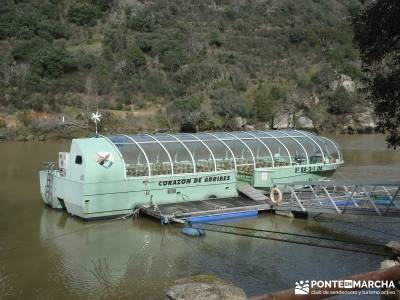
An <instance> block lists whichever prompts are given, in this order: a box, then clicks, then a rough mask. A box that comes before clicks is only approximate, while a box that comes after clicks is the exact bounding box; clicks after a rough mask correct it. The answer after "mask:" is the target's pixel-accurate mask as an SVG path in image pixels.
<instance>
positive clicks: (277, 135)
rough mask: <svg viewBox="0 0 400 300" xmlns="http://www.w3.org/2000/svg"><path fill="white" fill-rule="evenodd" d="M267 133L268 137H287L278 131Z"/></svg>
mask: <svg viewBox="0 0 400 300" xmlns="http://www.w3.org/2000/svg"><path fill="white" fill-rule="evenodd" d="M265 133H267V135H271V136H274V137H281V136H285V135H284V134H283V133H282V132H280V131H277V130H268V131H266V132H265Z"/></svg>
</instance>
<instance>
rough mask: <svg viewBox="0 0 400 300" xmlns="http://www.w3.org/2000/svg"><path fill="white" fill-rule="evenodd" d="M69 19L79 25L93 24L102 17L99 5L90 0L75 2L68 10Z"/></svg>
mask: <svg viewBox="0 0 400 300" xmlns="http://www.w3.org/2000/svg"><path fill="white" fill-rule="evenodd" d="M67 17H68V21H70V22H71V23H74V24H77V25H79V26H85V25H86V26H93V25H95V24H96V20H97V19H98V18H99V17H100V9H99V7H98V6H95V5H92V4H91V3H89V2H85V1H78V2H74V3H73V4H72V5H71V6H70V8H69V10H68V15H67Z"/></svg>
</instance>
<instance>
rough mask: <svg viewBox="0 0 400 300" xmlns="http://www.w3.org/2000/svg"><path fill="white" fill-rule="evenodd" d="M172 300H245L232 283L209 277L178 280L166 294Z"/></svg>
mask: <svg viewBox="0 0 400 300" xmlns="http://www.w3.org/2000/svg"><path fill="white" fill-rule="evenodd" d="M166 295H167V297H168V299H172V300H186V299H187V300H189V299H190V300H228V299H229V300H245V299H247V296H246V294H245V293H244V291H243V290H242V289H241V288H239V287H237V286H234V285H233V284H232V283H230V282H227V281H224V280H221V279H219V278H217V277H215V276H211V275H197V276H191V277H187V278H182V279H179V280H177V281H176V282H175V285H174V286H172V287H170V288H169V289H168V290H167V293H166Z"/></svg>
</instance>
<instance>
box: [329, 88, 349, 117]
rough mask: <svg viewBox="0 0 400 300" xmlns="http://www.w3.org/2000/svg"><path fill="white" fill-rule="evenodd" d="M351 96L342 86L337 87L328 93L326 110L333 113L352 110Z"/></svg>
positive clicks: (337, 113) (344, 112) (343, 112)
mask: <svg viewBox="0 0 400 300" xmlns="http://www.w3.org/2000/svg"><path fill="white" fill-rule="evenodd" d="M353 109H354V101H353V97H352V96H351V95H350V94H349V93H348V92H347V91H346V90H345V89H344V88H343V87H339V88H338V89H336V90H335V91H334V92H333V93H331V94H329V95H328V111H329V112H330V113H332V114H334V115H340V114H346V113H351V112H353Z"/></svg>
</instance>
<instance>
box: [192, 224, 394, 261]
mask: <svg viewBox="0 0 400 300" xmlns="http://www.w3.org/2000/svg"><path fill="white" fill-rule="evenodd" d="M192 223H193V225H194V224H204V225H206V228H201V229H203V230H204V231H210V232H216V233H225V234H230V235H237V236H243V237H252V238H257V239H264V240H271V241H278V242H284V243H291V244H297V245H305V246H311V247H318V248H325V249H332V250H340V251H348V252H355V253H362V254H369V255H376V256H382V257H390V255H389V254H387V253H384V245H381V244H375V243H367V242H357V241H348V240H339V239H332V238H327V237H318V236H311V235H305V234H297V233H290V232H280V231H273V230H264V229H253V228H247V227H240V226H232V225H223V224H214V223H206V222H192ZM207 226H216V227H222V228H232V229H239V230H249V231H256V232H265V233H272V234H282V235H290V236H295V237H304V238H312V239H320V240H327V241H333V242H341V243H347V244H359V245H364V246H372V247H379V248H380V249H379V250H381V251H382V252H381V253H378V252H374V251H368V250H363V249H351V248H344V247H340V246H334V245H321V244H316V243H313V242H307V241H296V240H290V239H284V238H277V237H270V236H258V235H254V234H249V233H240V232H230V231H224V230H218V229H212V228H209V227H207Z"/></svg>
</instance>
